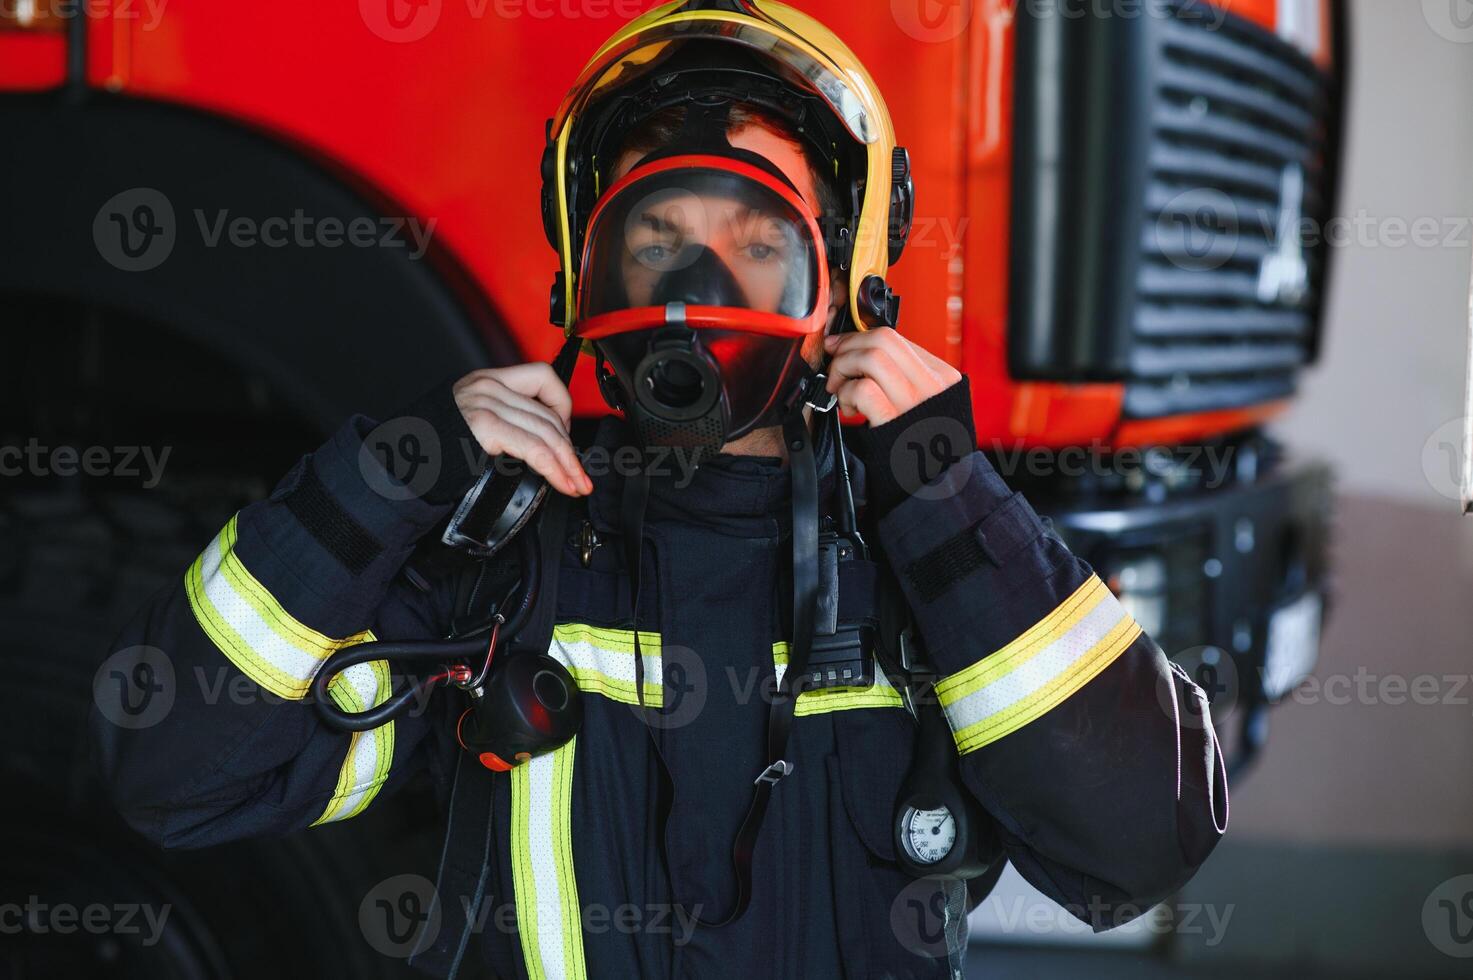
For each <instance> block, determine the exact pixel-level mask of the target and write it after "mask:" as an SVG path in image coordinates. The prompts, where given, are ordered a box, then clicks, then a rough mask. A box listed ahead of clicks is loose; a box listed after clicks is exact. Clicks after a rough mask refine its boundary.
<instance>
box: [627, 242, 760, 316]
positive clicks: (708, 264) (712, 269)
mask: <svg viewBox="0 0 1473 980" xmlns="http://www.w3.org/2000/svg"><path fill="white" fill-rule="evenodd" d="M693 248H695V249H699V251H698V252H697V254H696V255H695V256H694V258H692V259H691V261H689V262H682V263H681V264H680V267H679V268H675V269H671V270H669V271H668V272H666V273H665V274H664V275H662V276H661V277H660V281H659V282H658V283H656V284H655V290H654V296H653V297H652V299H651V305H652V306H664V305H665V304H667V303H684V304H686V305H687V306H735V307H740V308H743V309H745V308H746V306H747V296H746V293H745V292H744V291H743V290H742V287H741V286H740V285H739V284H738V283H737V281H736V277H735V276H733V275H732V274H731V269H729V268H727V265H726V263H725V262H723V261H722V259H721V256H719V255H717V254H716V253H715V252H713V251H712V250H711V249H710V248H708V247H707V246H705V245H697V246H693Z"/></svg>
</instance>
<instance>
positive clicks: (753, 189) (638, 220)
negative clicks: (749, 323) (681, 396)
mask: <svg viewBox="0 0 1473 980" xmlns="http://www.w3.org/2000/svg"><path fill="white" fill-rule="evenodd" d="M586 241H587V244H586V247H585V254H586V260H585V263H584V267H583V276H582V282H581V295H580V298H579V318H580V319H581V320H587V319H589V318H592V317H596V316H600V315H603V314H607V313H615V312H620V311H627V310H639V309H648V310H650V311H651V321H650V323H651V325H653V324H654V323H658V322H664V319H665V313H666V309H667V308H668V307H669V304H672V303H679V304H684V305H685V306H687V307H720V308H725V309H728V310H749V311H752V312H756V313H762V314H769V315H776V316H780V317H785V318H789V319H791V320H793V321H794V323H793V329H794V331H795V332H803V331H804V326H805V324H804V321H806V320H807V318H808V317H810V315H811V314H812V313H813V310H814V306H815V304H816V303H817V300H818V279H819V265H818V253H817V247H816V245H815V243H814V241H813V237H812V234H811V229H810V224H809V219H808V218H807V217H806V216H805V215H804V214H803V213H801V212H800V211H799V210H797V209H796V208H794V207H793V206H792V205H791V204H789V202H788V201H787V200H786V199H785V198H784V197H782V196H781V195H779V194H778V193H777V192H776V191H774V190H773V189H771V188H769V187H767V186H765V185H764V184H763V183H761V182H759V181H758V180H756V179H754V178H751V177H747V176H745V175H743V174H739V173H733V172H730V171H726V170H721V169H718V168H715V167H712V168H687V167H681V168H675V169H670V170H662V171H657V172H655V173H652V174H650V175H648V176H646V177H643V178H639V179H636V180H635V181H633V182H632V183H630V184H628V185H626V186H625V187H623V188H621V189H620V190H619V191H618V192H617V193H616V194H615V196H614V197H612V198H610V199H609V200H608V202H607V203H606V204H605V205H604V206H603V207H602V208H601V209H600V210H599V213H598V214H597V215H596V216H595V218H594V220H593V221H592V223H591V225H590V227H589V230H588V236H587V240H586ZM671 383H672V384H674V383H675V381H673V380H672V382H671ZM677 387H678V385H677Z"/></svg>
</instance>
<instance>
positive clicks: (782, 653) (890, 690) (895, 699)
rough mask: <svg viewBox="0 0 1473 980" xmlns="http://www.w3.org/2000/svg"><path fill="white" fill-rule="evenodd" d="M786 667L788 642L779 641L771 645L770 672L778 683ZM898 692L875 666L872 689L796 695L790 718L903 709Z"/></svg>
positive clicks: (857, 688)
mask: <svg viewBox="0 0 1473 980" xmlns="http://www.w3.org/2000/svg"><path fill="white" fill-rule="evenodd" d="M787 667H788V642H787V641H786V640H779V641H778V642H776V643H774V644H773V645H772V669H773V674H774V675H775V677H776V679H777V681H778V683H781V682H782V679H783V674H784V673H785V672H786V671H787ZM904 707H905V702H904V701H902V700H901V699H900V692H899V691H897V690H895V688H894V686H893V685H891V683H890V678H889V677H888V676H887V675H886V674H885V671H884V670H883V669H881V668H880V666H879V665H878V664H876V665H875V683H874V685H873V686H872V687H829V688H821V689H819V690H815V691H804V692H803V693H802V694H800V695H798V703H797V704H796V705H794V706H793V715H794V717H797V718H804V717H807V716H809V715H826V714H828V713H830V712H833V711H849V710H852V709H854V708H904Z"/></svg>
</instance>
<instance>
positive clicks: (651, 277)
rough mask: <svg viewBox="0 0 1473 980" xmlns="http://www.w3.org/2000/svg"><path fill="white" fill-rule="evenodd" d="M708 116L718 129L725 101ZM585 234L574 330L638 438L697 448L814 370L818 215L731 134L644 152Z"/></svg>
mask: <svg viewBox="0 0 1473 980" xmlns="http://www.w3.org/2000/svg"><path fill="white" fill-rule="evenodd" d="M709 119H710V121H711V124H712V125H714V126H717V127H723V128H724V126H725V122H724V113H723V114H720V115H714V114H713V115H712V116H711V117H709ZM690 128H691V127H690V126H689V125H688V126H687V129H690ZM720 143H721V144H725V139H724V138H722V139H721V140H720ZM585 240H586V246H585V250H584V254H583V262H582V266H581V270H580V273H579V276H578V282H579V291H578V314H579V315H578V319H577V320H576V321H575V322H574V324H573V334H574V336H577V337H580V338H582V339H584V340H586V341H589V342H590V343H591V344H592V346H593V349H594V351H595V355H596V357H597V359H598V361H599V365H598V367H599V372H598V373H599V384H600V387H601V388H602V390H603V393H604V396H605V398H606V399H607V400H608V401H609V402H610V404H612V405H614V406H615V407H617V408H620V409H622V410H623V411H624V412H625V414H626V416H627V418H628V419H629V421H630V422H631V424H632V425H633V428H634V431H635V433H636V435H637V437H638V438H639V440H640V442H641V443H642V444H644V445H645V446H673V447H678V448H681V449H685V450H690V451H691V452H692V455H693V456H695V458H697V459H700V458H704V456H705V455H706V454H708V453H712V452H715V451H716V450H718V449H720V447H721V445H722V444H723V443H725V442H727V441H729V440H731V439H735V438H737V437H739V436H742V435H744V434H746V433H748V432H750V431H752V430H753V429H755V428H758V427H761V426H765V425H775V424H778V423H779V422H780V421H781V419H782V415H783V413H784V412H785V411H786V410H788V409H789V408H790V407H791V405H792V402H793V400H794V398H795V397H796V394H797V392H798V388H799V384H800V382H801V381H802V380H803V379H804V378H805V377H806V376H807V375H808V374H809V373H810V372H809V368H808V365H807V363H806V362H805V361H804V359H803V356H802V348H803V345H804V342H805V341H806V340H807V339H808V338H810V337H812V336H814V335H815V334H821V333H822V332H823V329H824V326H825V322H826V319H827V315H828V310H829V272H828V263H827V260H826V257H825V254H824V248H823V246H822V237H821V234H820V231H819V223H818V216H817V215H816V214H815V213H814V211H813V208H812V207H811V206H810V205H809V204H808V202H806V201H805V200H804V199H803V198H802V197H801V196H800V195H799V194H798V192H797V190H796V189H795V188H794V187H793V186H792V184H791V183H790V182H789V181H788V180H787V178H786V177H785V176H784V175H783V174H782V173H781V172H780V171H779V170H778V169H777V168H776V167H775V166H773V165H772V164H770V163H769V162H768V161H766V160H765V159H764V158H762V157H760V156H757V155H756V154H752V153H745V152H743V151H740V150H736V149H734V148H732V147H730V146H729V145H722V146H713V147H711V148H709V149H704V150H702V151H700V152H688V151H686V150H684V149H674V150H669V151H664V152H661V153H659V154H655V155H653V156H651V157H647V158H646V159H645V160H643V161H641V162H640V163H639V164H637V165H636V166H635V167H634V168H633V169H632V170H630V171H629V173H628V174H626V175H625V176H624V177H623V178H621V179H620V180H619V181H618V182H617V183H615V184H614V185H613V186H612V187H610V188H609V190H608V192H607V193H606V194H605V195H604V197H602V198H601V199H600V201H599V203H598V205H597V206H596V207H595V209H594V210H593V213H592V214H591V215H590V217H589V224H588V233H587V236H586V239H585Z"/></svg>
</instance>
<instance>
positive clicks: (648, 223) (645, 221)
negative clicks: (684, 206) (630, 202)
mask: <svg viewBox="0 0 1473 980" xmlns="http://www.w3.org/2000/svg"><path fill="white" fill-rule="evenodd" d="M667 213H668V209H667ZM639 223H640V224H641V225H643V226H645V227H647V228H649V229H650V230H651V231H671V232H675V233H676V234H679V233H681V232H684V231H685V228H684V227H682V226H680V225H677V224H675V223H674V222H673V221H670V220H668V219H666V218H665V217H664V216H662V215H659V214H656V213H655V212H653V211H641V212H640V214H639Z"/></svg>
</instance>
